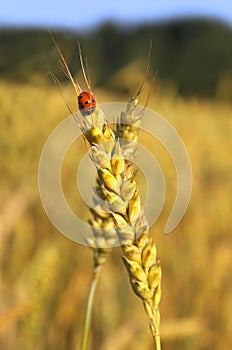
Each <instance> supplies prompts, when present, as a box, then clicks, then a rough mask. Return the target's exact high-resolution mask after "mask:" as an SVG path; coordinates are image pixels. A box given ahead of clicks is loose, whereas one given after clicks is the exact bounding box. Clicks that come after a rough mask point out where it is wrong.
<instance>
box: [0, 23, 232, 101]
mask: <svg viewBox="0 0 232 350" xmlns="http://www.w3.org/2000/svg"><path fill="white" fill-rule="evenodd" d="M53 34H54V35H55V37H56V39H57V41H58V43H59V46H60V47H61V49H62V52H63V53H64V55H65V58H66V59H67V62H68V64H69V65H70V67H71V69H72V71H74V72H75V71H76V69H77V59H78V50H77V42H78V41H80V42H81V45H82V49H83V52H84V54H85V56H87V57H88V64H89V67H90V70H91V75H93V76H94V83H95V85H98V86H107V84H108V83H109V81H110V78H111V77H112V76H113V75H114V74H115V73H116V72H117V71H118V70H119V69H121V68H123V67H124V66H125V65H126V64H129V63H130V62H132V61H134V60H136V59H137V60H138V59H139V60H141V61H142V62H143V63H144V67H145V65H146V60H147V52H148V47H149V41H150V39H151V38H152V39H153V51H152V58H151V71H153V73H154V72H155V71H158V79H159V81H161V83H162V82H167V81H168V82H171V83H172V84H174V85H175V87H176V88H177V91H178V92H179V93H180V94H182V95H185V96H187V95H197V96H205V97H213V96H214V95H215V93H216V91H217V86H218V83H219V81H220V79H221V78H222V76H228V75H231V74H232V29H231V28H230V27H228V26H226V25H225V24H223V23H221V22H216V21H213V20H204V19H188V20H181V21H171V22H164V23H159V24H149V25H145V24H144V25H141V26H138V27H119V26H117V25H115V24H113V23H106V24H104V25H102V26H101V27H99V28H97V29H95V30H92V31H90V32H87V33H85V34H83V33H81V34H80V33H76V32H74V31H73V32H71V31H69V32H67V31H66V32H64V31H57V32H53ZM51 70H52V71H53V72H55V74H56V75H57V76H58V78H59V79H60V80H63V79H64V75H63V74H62V72H61V70H60V67H59V64H58V57H57V52H56V49H55V46H54V44H53V42H52V40H51V37H50V35H49V33H48V32H47V31H43V30H23V29H2V30H1V31H0V77H1V78H4V79H7V80H13V81H30V80H31V76H32V75H35V74H37V75H41V76H43V77H46V75H47V73H48V72H49V71H51ZM47 81H50V79H47Z"/></svg>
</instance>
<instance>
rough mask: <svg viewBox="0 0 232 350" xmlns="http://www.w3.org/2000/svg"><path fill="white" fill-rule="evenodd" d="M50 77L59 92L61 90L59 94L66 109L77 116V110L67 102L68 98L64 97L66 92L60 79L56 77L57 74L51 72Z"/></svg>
mask: <svg viewBox="0 0 232 350" xmlns="http://www.w3.org/2000/svg"><path fill="white" fill-rule="evenodd" d="M50 76H51V78H52V80H53V81H54V83H55V84H56V86H57V88H58V90H59V93H60V95H61V97H62V99H63V101H64V103H65V105H66V107H67V108H68V110H69V112H70V113H71V114H72V115H74V114H75V110H74V108H73V107H72V105H71V103H70V102H69V101H68V100H67V98H66V97H65V95H64V91H63V87H62V85H61V83H60V81H59V79H58V78H57V77H56V76H55V74H54V73H53V72H50Z"/></svg>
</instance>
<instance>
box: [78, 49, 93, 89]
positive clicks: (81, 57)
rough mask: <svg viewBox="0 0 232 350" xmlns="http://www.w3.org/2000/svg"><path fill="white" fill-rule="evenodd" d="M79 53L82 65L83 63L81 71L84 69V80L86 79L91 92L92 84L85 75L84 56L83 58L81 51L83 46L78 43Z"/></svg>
mask: <svg viewBox="0 0 232 350" xmlns="http://www.w3.org/2000/svg"><path fill="white" fill-rule="evenodd" d="M78 51H79V57H80V63H81V69H82V73H83V76H84V79H85V83H86V85H87V87H88V89H89V91H90V92H91V86H90V82H89V80H88V78H87V76H86V73H85V66H84V62H83V56H82V51H81V45H80V43H79V42H78Z"/></svg>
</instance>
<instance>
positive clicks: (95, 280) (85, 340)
mask: <svg viewBox="0 0 232 350" xmlns="http://www.w3.org/2000/svg"><path fill="white" fill-rule="evenodd" d="M101 267H102V266H100V265H97V266H95V267H94V270H93V275H92V281H91V284H90V288H89V295H88V301H87V307H86V313H85V323H84V331H83V337H82V341H81V348H80V350H86V349H87V343H88V338H89V330H90V324H91V319H92V310H93V300H94V294H95V290H96V287H97V283H98V281H99V275H100V270H101Z"/></svg>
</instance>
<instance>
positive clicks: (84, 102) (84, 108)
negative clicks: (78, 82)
mask: <svg viewBox="0 0 232 350" xmlns="http://www.w3.org/2000/svg"><path fill="white" fill-rule="evenodd" d="M78 107H79V110H80V111H81V113H82V114H83V115H89V114H91V113H93V112H94V111H95V108H96V100H95V97H94V96H93V94H91V92H87V91H82V92H81V93H80V95H79V96H78Z"/></svg>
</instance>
